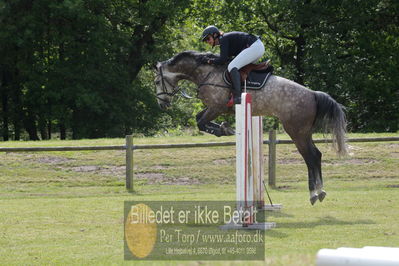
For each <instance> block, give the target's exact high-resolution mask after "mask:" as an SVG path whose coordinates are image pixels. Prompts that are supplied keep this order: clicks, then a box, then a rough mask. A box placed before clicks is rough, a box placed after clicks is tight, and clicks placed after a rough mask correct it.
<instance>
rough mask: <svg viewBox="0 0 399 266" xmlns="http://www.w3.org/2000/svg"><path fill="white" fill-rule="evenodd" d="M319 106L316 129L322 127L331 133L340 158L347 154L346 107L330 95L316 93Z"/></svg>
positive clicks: (315, 123)
mask: <svg viewBox="0 0 399 266" xmlns="http://www.w3.org/2000/svg"><path fill="white" fill-rule="evenodd" d="M315 98H316V104H317V112H316V119H315V122H314V128H317V127H319V126H322V128H323V129H324V131H325V132H330V133H331V134H332V137H333V146H334V148H335V149H336V151H337V153H338V154H339V155H340V156H344V155H346V154H347V149H346V143H345V133H346V116H345V112H344V111H345V107H343V106H342V105H341V104H339V103H337V102H336V101H335V100H334V99H333V98H332V97H331V96H330V95H328V94H327V93H324V92H321V91H315Z"/></svg>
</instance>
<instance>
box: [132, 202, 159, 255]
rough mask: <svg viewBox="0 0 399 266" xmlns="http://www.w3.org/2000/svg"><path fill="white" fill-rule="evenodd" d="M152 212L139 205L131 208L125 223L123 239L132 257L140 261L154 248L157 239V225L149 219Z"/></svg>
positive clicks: (143, 205)
mask: <svg viewBox="0 0 399 266" xmlns="http://www.w3.org/2000/svg"><path fill="white" fill-rule="evenodd" d="M152 212H153V211H152V210H151V208H150V207H148V206H147V205H145V204H143V203H140V204H136V205H133V206H131V208H130V211H129V214H128V216H127V218H126V221H125V239H126V243H127V246H128V247H129V250H130V251H131V252H132V254H133V255H135V256H136V257H138V258H140V259H142V258H145V257H147V256H148V255H149V254H150V253H151V251H152V250H153V248H154V245H155V241H156V239H157V224H156V222H155V221H154V220H151V219H150V213H152Z"/></svg>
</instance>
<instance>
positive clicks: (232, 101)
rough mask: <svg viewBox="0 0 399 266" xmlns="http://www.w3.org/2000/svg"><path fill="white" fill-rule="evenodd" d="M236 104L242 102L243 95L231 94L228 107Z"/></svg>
mask: <svg viewBox="0 0 399 266" xmlns="http://www.w3.org/2000/svg"><path fill="white" fill-rule="evenodd" d="M235 104H241V96H237V97H234V96H233V95H231V97H230V100H229V101H228V102H227V104H226V105H227V107H232V106H233V105H235Z"/></svg>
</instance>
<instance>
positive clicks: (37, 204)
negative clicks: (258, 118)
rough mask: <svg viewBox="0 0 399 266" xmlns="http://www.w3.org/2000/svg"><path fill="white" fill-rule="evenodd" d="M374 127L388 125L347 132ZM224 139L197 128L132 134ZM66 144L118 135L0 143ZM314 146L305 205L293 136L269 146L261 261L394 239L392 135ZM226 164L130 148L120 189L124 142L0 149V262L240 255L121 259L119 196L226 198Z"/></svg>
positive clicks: (305, 258) (398, 233) (398, 214)
mask: <svg viewBox="0 0 399 266" xmlns="http://www.w3.org/2000/svg"><path fill="white" fill-rule="evenodd" d="M378 136H397V134H365V135H362V134H356V135H349V137H378ZM283 138H287V136H286V135H279V136H278V139H283ZM230 140H231V141H232V140H234V139H233V138H224V139H223V138H222V139H217V138H214V137H212V136H208V135H206V136H197V137H188V136H187V137H186V136H183V137H159V138H136V139H134V143H135V144H150V143H151V144H152V143H154V144H155V143H187V142H207V141H230ZM68 145H71V146H86V145H124V139H102V140H80V141H43V142H3V143H1V144H0V146H3V147H21V146H22V147H33V146H68ZM318 147H319V149H320V150H321V151H322V153H323V163H322V165H323V174H324V182H325V189H326V191H327V197H326V199H325V200H324V202H323V203H317V204H316V205H315V206H311V205H310V203H309V201H308V196H309V193H308V191H307V170H306V166H305V164H304V163H303V161H302V159H301V157H300V156H299V154H298V152H297V151H296V149H295V147H294V146H293V145H278V146H277V186H278V187H277V189H273V190H270V194H271V196H272V198H273V201H274V202H276V203H281V204H283V206H284V208H283V210H282V211H281V212H279V213H277V212H276V213H272V214H271V218H270V220H272V221H274V222H276V223H277V226H278V227H277V228H275V229H272V230H270V231H267V232H266V264H269V265H314V263H315V255H316V253H317V251H318V250H319V249H320V248H337V247H341V246H347V247H363V246H366V245H376V246H399V223H398V221H399V170H398V167H399V142H376V143H349V150H350V156H348V157H347V158H338V157H337V156H336V155H335V153H334V152H333V150H332V149H331V146H330V145H329V144H319V145H318ZM264 153H265V156H266V157H267V146H265V147H264ZM234 164H235V151H234V147H215V148H190V149H168V150H137V151H135V152H134V178H135V180H134V192H133V193H128V192H126V191H125V187H124V186H125V152H124V151H83V152H36V153H33V152H32V153H0V183H1V185H0V210H1V215H0V247H1V249H0V264H1V265H26V264H28V265H30V264H34V265H48V264H56V265H66V264H68V265H71V264H73V265H75V264H77V265H91V264H94V265H108V264H113V265H120V264H133V263H135V264H151V265H152V264H161V265H162V264H168V265H170V264H172V265H173V264H178V265H181V264H188V265H198V264H201V265H202V264H205V265H215V264H216V265H226V264H227V265H236V264H247V262H231V261H218V262H214V261H202V262H197V261H177V262H167V261H165V262H141V263H137V262H132V261H124V259H123V220H124V218H123V202H124V201H126V200H136V201H145V200H154V201H155V200H157V201H158V200H161V201H174V200H177V201H192V200H194V201H196V200H198V201H199V200H234V199H235V183H234V182H235V176H234V170H235V166H234ZM266 171H267V169H266ZM255 264H259V265H264V264H265V263H264V262H258V263H255Z"/></svg>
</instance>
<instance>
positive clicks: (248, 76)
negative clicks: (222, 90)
mask: <svg viewBox="0 0 399 266" xmlns="http://www.w3.org/2000/svg"><path fill="white" fill-rule="evenodd" d="M272 73H273V66H272V65H271V64H270V60H267V61H266V62H262V63H259V64H249V65H246V66H244V67H243V68H241V69H240V76H241V86H242V88H243V87H244V81H246V85H247V89H249V90H259V89H261V88H262V87H263V86H264V85H265V84H266V81H267V79H268V78H269V77H270V75H271V74H272ZM223 79H224V82H225V83H226V84H227V85H229V86H231V78H230V74H229V72H228V71H227V70H226V71H224V73H223Z"/></svg>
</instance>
